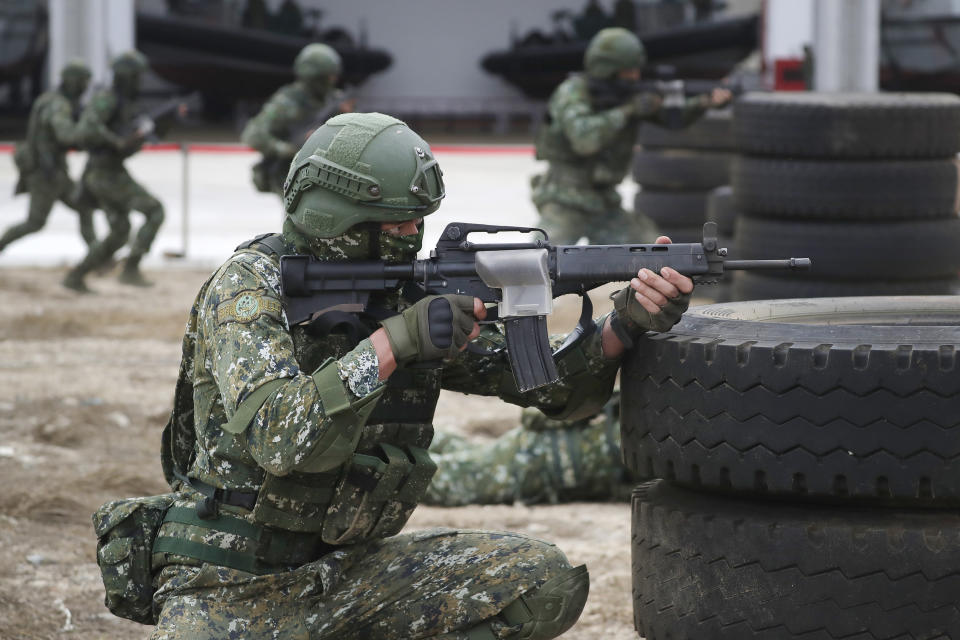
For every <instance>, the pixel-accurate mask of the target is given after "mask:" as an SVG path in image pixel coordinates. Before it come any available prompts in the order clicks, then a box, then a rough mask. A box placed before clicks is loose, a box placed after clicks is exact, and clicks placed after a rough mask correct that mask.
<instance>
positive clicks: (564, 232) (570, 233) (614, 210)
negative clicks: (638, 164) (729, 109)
mask: <svg viewBox="0 0 960 640" xmlns="http://www.w3.org/2000/svg"><path fill="white" fill-rule="evenodd" d="M706 107H707V103H706V102H705V101H704V100H702V99H700V98H691V99H689V100H688V102H687V108H686V109H685V112H684V114H683V120H684V122H692V121H693V120H694V119H696V118H697V117H699V116H700V115H701V114H702V113H703V112H704V111H705V110H706ZM629 113H630V109H627V108H625V107H615V108H613V109H606V110H595V109H594V107H593V106H592V104H591V100H590V91H589V82H588V80H587V78H586V76H584V75H582V74H574V75H572V76H570V77H569V78H567V79H566V80H565V81H563V82H562V83H561V84H560V86H559V87H557V88H556V89H555V90H554V92H553V95H551V96H550V101H549V103H548V105H547V119H546V122H544V123H543V125H542V126H541V129H540V132H539V134H538V137H537V144H536V148H537V158H538V159H540V160H547V161H548V162H549V166H548V168H547V172H546V173H545V174H543V175H538V176H534V178H533V181H532V186H533V203H534V204H535V205H536V206H537V209H538V210H539V212H540V222H539V223H538V224H539V226H542V227H543V228H544V229H545V230H546V231H547V233H549V235H550V240H551V242H553V243H554V244H573V243H575V242H576V241H577V240H579V239H580V238H581V237H583V236H586V237H587V238H589V240H590V242H592V243H594V244H622V243H648V242H653V241H654V240H655V239H656V237H657V228H656V224H655V223H654V222H653V221H652V220H650V219H649V218H648V217H646V216H644V215H643V213H642V212H640V211H636V212H633V213H630V212H628V211H626V210H625V209H624V208H623V206H622V202H621V198H620V194H619V193H617V190H616V187H617V185H618V184H620V182H622V181H623V179H624V177H625V176H626V174H627V171H629V169H630V164H631V162H632V160H633V147H634V145H635V144H636V140H637V134H638V132H639V127H640V124H641V122H642V121H643V120H650V121H657V120H658V118H659V117H660V116H659V113H660V112H659V110H651V111H648V112H647V115H645V116H643V117H637V116H636V115H629Z"/></svg>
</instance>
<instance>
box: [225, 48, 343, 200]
mask: <svg viewBox="0 0 960 640" xmlns="http://www.w3.org/2000/svg"><path fill="white" fill-rule="evenodd" d="M341 68H342V65H341V62H340V54H338V53H337V52H336V51H334V50H333V48H331V47H329V46H327V45H325V44H320V43H316V42H315V43H313V44H308V45H307V46H306V47H304V48H303V49H302V50H301V51H300V53H298V54H297V58H296V60H294V62H293V73H294V75H296V77H297V80H296V81H295V82H293V83H291V84H288V85H286V86H283V87H280V88H279V89H277V91H276V93H274V94H273V95H272V96H271V97H270V99H269V100H268V101H267V103H266V104H265V105H263V108H262V109H261V110H260V113H258V114H257V115H256V116H254V117H253V118H251V119H250V122H248V123H247V126H246V127H245V128H244V130H243V135H242V139H243V142H244V143H245V144H248V145H250V146H251V147H253V148H254V149H256V150H257V151H259V152H260V153H261V154H263V158H261V160H260V162H258V163H257V164H256V165H254V167H253V184H254V186H255V187H256V188H257V189H258V190H260V191H265V192H270V191H272V192H274V193H276V194H278V195H280V196H281V197H283V181H284V180H286V178H287V169H289V168H290V160H292V159H293V156H294V155H295V154H296V153H297V151H299V149H300V145H302V144H303V143H304V142H305V140H306V138H307V137H308V136H309V135H310V134H311V133H312V132H313V130H314V129H315V128H316V127H318V126H320V125H321V124H323V120H325V119H326V118H323V117H322V115H323V112H324V111H326V112H331V111H332V110H331V107H334V105H337V106H338V107H339V109H337V108H336V107H334V109H333V111H336V110H340V111H350V110H351V109H350V108H349V107H348V105H342V104H339V103H340V102H341V101H342V97H343V93H342V92H341V91H338V90H337V89H336V85H337V80H338V79H339V77H340V71H341ZM331 115H332V112H331ZM328 117H329V116H328Z"/></svg>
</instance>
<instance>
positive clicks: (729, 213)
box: [707, 184, 738, 236]
mask: <svg viewBox="0 0 960 640" xmlns="http://www.w3.org/2000/svg"><path fill="white" fill-rule="evenodd" d="M737 215H738V212H737V207H736V206H735V203H734V197H733V187H731V186H730V185H728V184H727V185H723V186H721V187H717V188H716V189H714V190H712V191H711V192H710V193H709V194H707V221H708V222H716V223H717V231H718V232H719V233H720V235H722V236H732V235H733V226H734V222H735V221H736V219H737Z"/></svg>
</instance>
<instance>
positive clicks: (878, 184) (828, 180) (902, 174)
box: [732, 156, 960, 220]
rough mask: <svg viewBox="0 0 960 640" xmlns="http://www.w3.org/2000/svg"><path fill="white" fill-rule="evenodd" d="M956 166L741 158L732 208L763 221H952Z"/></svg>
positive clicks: (734, 179) (938, 162)
mask: <svg viewBox="0 0 960 640" xmlns="http://www.w3.org/2000/svg"><path fill="white" fill-rule="evenodd" d="M957 168H958V166H957V161H956V160H955V159H948V160H941V159H937V160H902V161H883V160H876V161H869V160H867V161H857V160H848V161H842V162H827V161H823V160H778V159H771V158H756V157H750V156H740V157H738V158H737V160H736V161H735V162H734V164H733V171H732V182H733V190H734V192H735V193H736V200H737V208H738V209H739V210H741V211H744V212H746V213H747V214H751V213H752V214H756V215H760V216H763V217H766V218H773V217H776V218H811V219H816V218H826V219H831V220H841V219H845V220H861V219H866V220H873V219H882V220H905V219H914V218H945V217H950V216H956V214H957V208H958V205H960V202H958V193H960V192H958V173H957Z"/></svg>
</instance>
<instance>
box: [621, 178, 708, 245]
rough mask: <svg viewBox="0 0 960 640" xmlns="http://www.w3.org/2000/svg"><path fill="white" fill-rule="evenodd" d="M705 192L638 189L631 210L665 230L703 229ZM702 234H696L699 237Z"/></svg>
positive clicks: (705, 204)
mask: <svg viewBox="0 0 960 640" xmlns="http://www.w3.org/2000/svg"><path fill="white" fill-rule="evenodd" d="M707 193H709V192H707V191H658V190H656V189H640V190H639V191H637V195H636V196H634V200H633V210H634V211H637V212H639V213H642V214H644V215H645V216H647V217H649V218H650V219H651V220H653V221H654V222H656V223H657V224H658V225H659V226H661V227H665V228H674V229H676V228H684V229H686V228H691V227H700V228H701V229H702V228H703V223H704V222H705V221H706V215H707V214H706V210H707ZM700 235H702V234H698V237H700Z"/></svg>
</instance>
